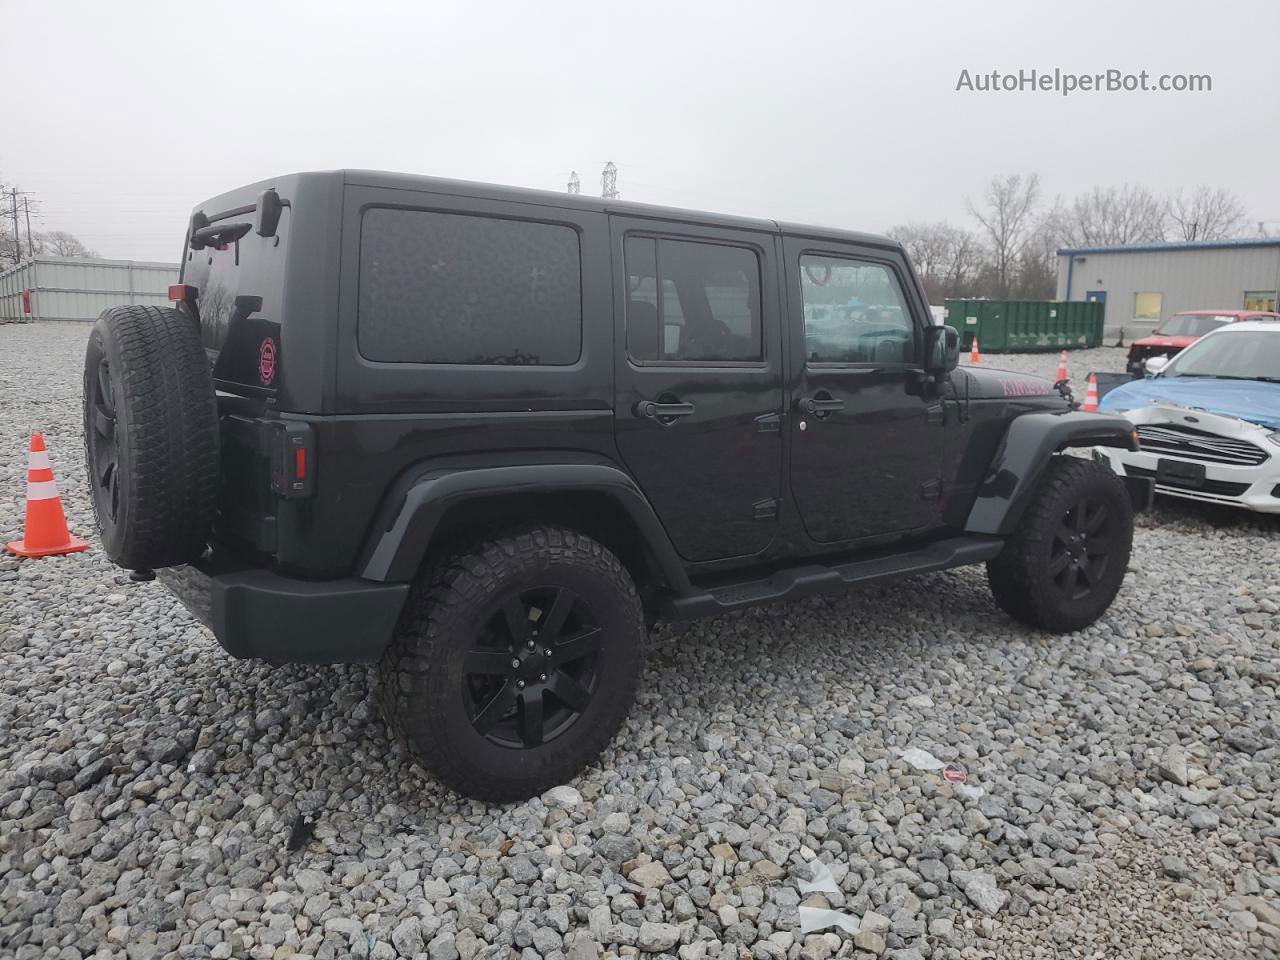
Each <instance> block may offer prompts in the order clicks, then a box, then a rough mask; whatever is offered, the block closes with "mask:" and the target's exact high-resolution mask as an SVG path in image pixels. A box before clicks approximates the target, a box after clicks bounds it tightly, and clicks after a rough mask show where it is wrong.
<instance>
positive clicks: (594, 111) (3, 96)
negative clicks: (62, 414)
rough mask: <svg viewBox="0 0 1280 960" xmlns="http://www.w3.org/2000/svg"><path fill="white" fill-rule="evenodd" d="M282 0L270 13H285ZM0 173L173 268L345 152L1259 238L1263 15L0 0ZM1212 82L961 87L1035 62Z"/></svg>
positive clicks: (727, 201)
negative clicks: (1125, 216)
mask: <svg viewBox="0 0 1280 960" xmlns="http://www.w3.org/2000/svg"><path fill="white" fill-rule="evenodd" d="M286 8H287V9H288V10H290V11H292V12H285V11H286ZM0 13H2V14H3V22H4V25H5V30H4V34H5V38H6V43H5V56H4V61H3V63H4V76H5V82H4V85H3V91H4V92H3V93H0V105H3V114H4V134H3V138H2V139H0V180H3V181H5V182H12V183H16V184H17V185H18V186H19V187H21V188H22V189H24V190H28V191H31V192H32V194H33V195H34V197H35V198H36V199H38V201H39V208H38V209H39V212H38V218H39V219H38V221H37V223H36V225H35V228H36V229H37V230H40V229H46V230H47V229H64V230H70V231H72V232H74V233H76V234H78V235H80V236H82V237H83V239H84V240H85V242H86V243H88V244H89V245H90V246H91V247H93V248H95V249H97V250H98V251H99V252H101V253H102V254H103V255H106V256H112V257H128V258H134V259H159V260H175V259H176V257H177V255H178V253H179V250H178V248H179V246H180V245H181V240H182V233H183V229H184V226H185V220H186V216H187V214H188V213H189V211H190V210H191V209H192V207H193V206H195V205H196V204H198V203H199V202H200V201H201V200H203V199H205V198H207V197H209V196H212V195H214V194H217V193H220V192H222V191H223V190H225V189H228V188H230V187H233V186H237V185H240V184H243V183H247V182H251V181H255V180H260V179H263V178H266V177H270V176H272V175H275V174H280V173H287V172H292V171H296V170H305V169H327V168H336V167H368V168H379V169H388V170H399V171H409V172H416V173H426V174H436V175H442V176H449V177H459V178H464V179H473V180H487V181H495V182H501V183H511V184H518V185H522V186H532V187H542V188H547V189H553V190H562V189H564V185H565V182H566V181H567V179H568V176H569V171H570V170H571V169H576V170H577V171H578V174H579V176H580V177H581V178H582V185H583V191H584V192H591V193H598V192H599V187H600V171H601V168H602V166H603V165H604V162H605V161H606V160H613V161H614V162H616V163H617V165H618V186H619V189H620V191H621V195H622V197H623V198H624V199H631V200H642V201H650V202H657V203H665V204H673V205H677V206H688V207H698V208H703V209H710V210H717V211H723V212H730V213H740V214H746V215H753V216H763V217H772V218H776V219H789V220H798V221H807V222H815V223H823V224H834V225H838V226H844V227H849V228H853V229H862V230H872V231H879V230H884V229H886V228H888V227H890V226H891V225H893V224H895V223H899V222H903V221H908V220H934V219H948V220H951V221H953V222H956V223H961V222H965V221H966V220H967V217H966V213H965V198H966V196H970V195H971V196H977V195H979V194H980V193H981V191H982V188H983V184H984V182H985V181H986V180H987V179H989V178H990V176H991V175H992V174H995V173H1009V172H1028V171H1036V172H1038V173H1039V174H1040V176H1041V178H1042V181H1043V184H1044V187H1045V189H1046V192H1047V193H1048V194H1049V196H1050V198H1051V197H1052V196H1053V195H1062V196H1064V197H1070V196H1071V195H1072V194H1073V193H1074V192H1076V191H1078V190H1081V189H1085V188H1087V187H1089V186H1091V185H1093V184H1104V185H1108V184H1120V183H1123V182H1126V181H1130V182H1138V183H1143V184H1145V185H1147V186H1149V187H1151V188H1153V189H1155V190H1157V191H1164V190H1166V189H1168V188H1173V187H1177V186H1188V187H1189V186H1192V185H1194V184H1196V183H1199V182H1208V183H1211V184H1213V185H1219V186H1225V187H1229V188H1231V189H1232V190H1235V191H1236V192H1237V193H1238V194H1239V195H1240V197H1241V198H1242V200H1243V201H1244V204H1245V207H1246V208H1247V210H1248V211H1249V215H1250V218H1251V219H1252V220H1267V221H1271V223H1270V224H1269V227H1270V229H1271V231H1272V232H1273V233H1274V232H1280V173H1278V171H1280V164H1278V162H1277V161H1278V158H1280V53H1278V52H1277V42H1278V38H1280V3H1276V2H1274V0H1253V2H1241V0H1228V2H1221V0H1219V2H1216V3H1205V2H1167V0H1166V2H1159V3H1155V2H1151V3H1146V2H1143V3H1120V2H1117V0H1101V2H1098V0H1074V2H1071V3H1060V4H1045V3H1032V2H1025V0H1023V2H1009V3H1003V2H1002V3H977V2H968V3H961V2H955V0H950V2H933V0H928V2H924V0H913V2H910V3H895V4H890V3H883V2H839V3H834V2H833V3H817V2H813V3H806V2H796V0H790V2H773V3H753V2H744V0H736V2H706V0H681V2H676V3H667V2H654V0H646V2H644V3H637V2H626V0H621V2H619V0H591V2H586V3H551V2H547V3H532V2H529V3H521V4H517V3H506V2H472V3H445V2H420V3H411V2H401V3H390V2H378V0H361V2H345V3H332V2H327V0H308V2H306V3H296V4H285V3H281V2H274V0H256V2H253V3H241V2H233V0H217V2H204V3H194V2H177V3H174V2H166V3H154V4H153V3H141V2H132V0H117V2H112V3H103V2H101V0H95V2H92V3H66V2H48V0H0ZM1055 67H1058V68H1061V69H1062V70H1064V71H1073V72H1078V73H1090V72H1093V71H1101V70H1106V69H1107V68H1116V69H1119V70H1122V71H1125V72H1132V73H1137V72H1138V71H1141V70H1147V71H1149V72H1150V73H1151V74H1152V77H1153V78H1154V77H1156V76H1158V75H1159V74H1161V73H1184V74H1186V73H1207V74H1210V75H1211V76H1212V83H1213V90H1212V92H1209V93H1151V92H1148V93H1141V92H1134V93H1076V94H1074V95H1072V96H1069V97H1065V98H1064V97H1062V96H1060V95H1058V94H1055V93H1033V92H1022V93H975V92H957V91H956V84H957V80H958V78H959V76H960V71H961V70H962V69H968V70H970V71H971V72H972V73H974V74H977V73H982V72H989V71H991V70H993V69H994V70H1000V71H1007V72H1016V71H1018V70H1019V69H1031V68H1036V69H1039V70H1042V71H1043V70H1048V71H1052V70H1053V69H1054V68H1055Z"/></svg>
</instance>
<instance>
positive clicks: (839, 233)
mask: <svg viewBox="0 0 1280 960" xmlns="http://www.w3.org/2000/svg"><path fill="white" fill-rule="evenodd" d="M326 179H327V180H331V181H333V183H332V184H330V185H331V186H336V185H337V184H339V183H341V184H346V185H349V186H362V187H376V188H378V189H384V190H411V191H414V192H419V193H439V194H448V195H451V196H463V197H475V198H477V199H488V200H507V201H511V202H515V203H530V204H537V205H538V206H543V207H563V208H566V209H578V210H583V209H585V210H596V211H600V212H602V213H614V214H620V215H623V216H628V217H636V218H648V219H654V220H676V221H679V222H682V223H693V224H703V225H707V226H722V227H731V228H739V229H744V230H764V231H768V232H769V233H787V234H789V235H792V236H799V237H807V238H813V239H829V240H839V241H844V242H846V243H856V244H865V245H870V246H877V247H885V248H888V249H891V250H901V249H902V245H901V244H900V243H898V242H897V241H896V240H892V239H890V238H888V237H885V236H880V235H877V234H872V233H861V232H858V231H852V230H842V229H839V228H835V227H821V226H813V225H808V224H797V223H788V222H785V221H778V220H766V219H761V218H756V217H739V216H734V215H732V214H722V213H709V212H706V211H701V210H688V209H684V208H681V207H664V206H660V205H657V204H649V203H635V202H634V201H630V200H606V199H604V198H603V197H591V196H584V195H582V194H570V193H559V192H557V191H554V190H533V189H529V188H527V187H510V186H503V185H500V184H491V183H480V182H477V181H471V180H451V179H448V178H445V177H430V176H423V175H419V174H412V173H390V172H387V171H382V170H325V171H308V172H305V173H295V174H288V175H285V176H281V177H276V178H273V179H270V180H261V181H259V182H258V183H255V184H250V185H247V186H243V187H239V188H237V189H236V190H232V191H228V192H227V193H224V194H221V195H219V196H217V197H213V198H210V199H209V200H206V201H205V202H204V203H202V204H200V205H199V206H198V207H197V209H198V210H200V211H203V212H204V213H205V214H206V215H207V216H209V217H210V219H217V214H218V213H219V212H221V211H230V210H233V209H234V208H236V207H237V206H239V205H240V204H242V203H243V202H244V198H245V196H246V194H253V195H256V194H257V193H259V192H261V191H263V190H266V189H268V188H270V187H276V188H277V189H278V190H279V191H280V192H281V195H282V196H285V198H286V199H287V193H288V190H289V187H290V186H297V185H299V184H300V182H302V181H307V180H310V181H324V180H326Z"/></svg>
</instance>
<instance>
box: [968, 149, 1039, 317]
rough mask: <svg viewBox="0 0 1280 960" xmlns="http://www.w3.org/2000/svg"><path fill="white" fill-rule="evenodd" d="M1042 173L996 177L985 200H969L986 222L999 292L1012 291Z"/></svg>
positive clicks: (975, 215) (974, 213) (975, 214)
mask: <svg viewBox="0 0 1280 960" xmlns="http://www.w3.org/2000/svg"><path fill="white" fill-rule="evenodd" d="M1039 197H1040V177H1039V176H1038V175H1037V174H1034V173H1031V174H1027V175H1026V176H1023V175H1021V174H1017V173H1011V174H1008V175H1006V176H1003V177H993V178H992V179H991V183H990V184H988V185H987V190H986V193H985V194H984V195H983V198H982V203H981V204H974V203H973V202H972V201H968V207H969V213H970V215H972V216H973V218H974V219H975V220H977V221H978V223H979V224H981V226H982V231H983V233H984V234H985V235H986V241H987V245H988V247H989V248H990V254H991V273H992V281H993V285H994V288H995V289H994V291H993V292H994V293H995V294H996V296H1000V297H1007V296H1008V295H1009V289H1010V285H1011V284H1010V280H1011V278H1012V275H1013V272H1014V269H1015V267H1016V264H1017V260H1018V258H1019V256H1020V255H1021V254H1022V249H1023V246H1024V245H1025V244H1026V242H1027V236H1028V233H1029V232H1030V230H1031V227H1032V221H1033V217H1034V214H1035V207H1036V202H1037V201H1038V200H1039Z"/></svg>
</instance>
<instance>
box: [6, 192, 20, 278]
mask: <svg viewBox="0 0 1280 960" xmlns="http://www.w3.org/2000/svg"><path fill="white" fill-rule="evenodd" d="M9 200H10V202H11V203H12V204H13V262H14V263H19V262H21V260H22V240H20V239H19V237H18V188H17V187H14V188H13V190H12V191H11V192H10V194H9Z"/></svg>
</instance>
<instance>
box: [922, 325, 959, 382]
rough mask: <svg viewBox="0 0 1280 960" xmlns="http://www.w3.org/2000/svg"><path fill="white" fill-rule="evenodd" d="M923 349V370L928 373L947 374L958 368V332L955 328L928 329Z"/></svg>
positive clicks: (938, 327) (937, 327)
mask: <svg viewBox="0 0 1280 960" xmlns="http://www.w3.org/2000/svg"><path fill="white" fill-rule="evenodd" d="M925 347H926V350H925V369H927V370H928V371H929V372H930V373H949V372H951V371H952V370H954V369H955V368H956V367H958V366H960V331H959V330H957V329H956V328H955V327H947V326H934V327H929V328H928V329H927V330H926V331H925Z"/></svg>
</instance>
